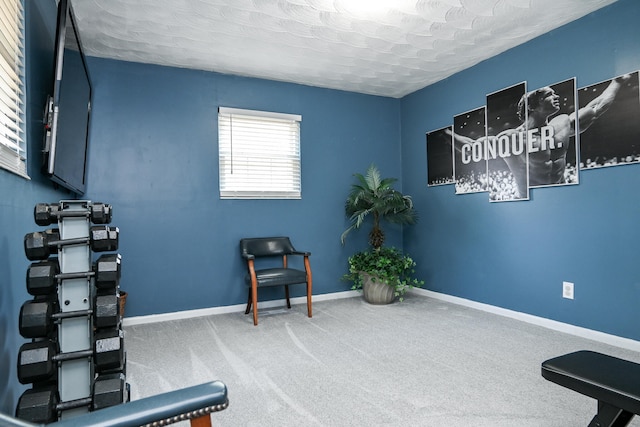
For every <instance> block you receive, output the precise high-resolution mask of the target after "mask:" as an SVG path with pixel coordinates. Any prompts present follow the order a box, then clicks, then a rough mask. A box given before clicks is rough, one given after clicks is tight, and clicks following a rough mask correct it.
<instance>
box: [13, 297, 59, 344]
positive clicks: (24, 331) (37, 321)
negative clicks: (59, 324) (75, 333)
mask: <svg viewBox="0 0 640 427" xmlns="http://www.w3.org/2000/svg"><path fill="white" fill-rule="evenodd" d="M56 311H57V308H56V303H55V302H54V301H52V300H49V299H34V300H33V301H27V302H25V303H24V304H22V307H20V318H19V322H18V327H19V330H20V335H22V336H23V337H24V338H45V337H47V336H49V334H50V333H51V332H52V331H53V330H54V326H55V322H54V320H55V319H54V314H55V312H56Z"/></svg>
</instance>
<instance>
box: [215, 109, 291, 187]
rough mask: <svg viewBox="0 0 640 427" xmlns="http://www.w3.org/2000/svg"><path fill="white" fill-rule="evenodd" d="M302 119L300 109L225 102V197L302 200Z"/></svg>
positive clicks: (221, 129)
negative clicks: (285, 111)
mask: <svg viewBox="0 0 640 427" xmlns="http://www.w3.org/2000/svg"><path fill="white" fill-rule="evenodd" d="M301 121H302V117H301V116H299V115H294V114H282V113H271V112H265V111H253V110H241V109H236V108H226V107H220V108H219V110H218V145H219V146H218V150H219V161H220V198H222V199H300V198H301V190H300V188H301V185H300V122H301Z"/></svg>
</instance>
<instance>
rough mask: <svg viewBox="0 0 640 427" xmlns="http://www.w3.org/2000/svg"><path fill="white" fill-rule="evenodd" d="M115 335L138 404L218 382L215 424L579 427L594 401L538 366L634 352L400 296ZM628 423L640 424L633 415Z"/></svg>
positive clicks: (157, 326)
mask: <svg viewBox="0 0 640 427" xmlns="http://www.w3.org/2000/svg"><path fill="white" fill-rule="evenodd" d="M313 313H314V316H313V318H312V319H309V318H308V317H307V316H306V306H305V305H294V306H293V308H292V309H291V310H280V309H277V310H274V309H271V310H263V311H261V312H260V317H259V322H260V323H259V325H258V326H253V323H252V318H251V315H245V314H244V313H229V314H219V315H213V316H206V317H198V318H193V319H183V320H174V321H167V322H161V323H152V324H141V325H132V326H126V327H125V348H126V350H127V380H128V382H129V383H130V384H131V398H132V400H136V399H139V398H142V397H145V396H150V395H154V394H158V393H162V392H165V391H170V390H175V389H179V388H182V387H186V386H190V385H195V384H199V383H202V382H206V381H210V380H216V379H218V380H221V381H223V382H224V383H225V384H226V385H227V387H228V389H229V401H230V403H229V408H228V409H227V410H225V411H222V412H220V413H217V414H214V415H213V416H212V421H213V422H214V425H216V426H296V427H297V426H465V427H466V426H478V427H484V426H487V427H488V426H491V427H502V426H505V427H507V426H508V427H516V426H518V427H520V426H523V427H527V426H536V427H538V426H551V427H555V426H557V427H572V426H575V427H584V426H586V425H588V423H589V421H590V420H591V418H592V417H593V416H594V415H595V413H596V407H597V403H596V401H595V400H593V399H591V398H588V397H586V396H583V395H580V394H578V393H576V392H574V391H572V390H569V389H566V388H564V387H561V386H559V385H557V384H554V383H551V382H549V381H547V380H545V379H544V378H542V376H541V374H540V364H541V363H542V362H543V361H544V360H546V359H549V358H552V357H555V356H559V355H562V354H564V353H568V352H572V351H576V350H582V349H588V350H594V351H600V352H603V353H607V354H610V355H613V356H617V357H621V358H624V359H628V360H633V361H635V362H639V363H640V354H638V353H636V352H633V351H630V350H625V349H621V348H617V347H612V346H609V345H606V344H603V343H599V342H595V341H590V340H587V339H584V338H579V337H576V336H573V335H567V334H564V333H561V332H557V331H553V330H549V329H546V328H543V327H540V326H536V325H532V324H529V323H524V322H521V321H518V320H513V319H509V318H506V317H502V316H499V315H495V314H490V313H486V312H483V311H479V310H475V309H472V308H468V307H464V306H460V305H455V304H451V303H447V302H443V301H440V300H436V299H432V298H428V297H424V296H420V295H416V294H411V295H408V296H407V297H406V298H405V300H404V302H402V303H394V304H391V305H387V306H373V305H369V304H367V303H366V302H364V301H363V300H362V298H360V297H356V298H347V299H339V300H330V301H322V302H316V303H314V306H313ZM631 425H632V426H640V419H639V417H636V418H634V420H632V423H631Z"/></svg>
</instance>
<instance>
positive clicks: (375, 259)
mask: <svg viewBox="0 0 640 427" xmlns="http://www.w3.org/2000/svg"><path fill="white" fill-rule="evenodd" d="M354 176H355V177H356V179H357V182H356V183H354V184H353V185H352V186H351V192H350V193H349V196H348V197H347V200H346V202H345V212H346V215H347V216H348V217H349V220H350V221H351V225H350V226H349V228H347V229H346V230H345V231H344V232H343V233H342V235H341V236H340V241H341V242H342V244H343V245H344V242H345V239H346V237H347V235H348V234H349V233H350V232H351V231H352V230H355V229H359V228H360V227H361V226H362V225H363V224H364V223H365V220H366V219H367V218H371V219H372V222H373V226H372V228H371V231H370V232H369V245H370V248H369V249H367V250H366V251H361V252H358V253H356V254H354V255H352V256H350V257H349V272H348V273H347V274H345V275H344V276H343V279H344V280H348V281H351V282H352V283H353V286H352V289H362V290H363V295H364V299H365V300H366V301H367V302H369V303H372V304H388V303H390V302H392V301H393V300H394V299H395V298H396V297H398V298H399V299H400V301H402V299H403V296H404V294H405V293H406V291H407V290H409V289H411V288H412V287H420V286H422V285H423V284H424V282H423V281H421V280H418V279H416V278H415V277H413V274H414V272H415V270H414V267H415V265H416V264H415V262H414V261H413V259H412V258H411V257H410V256H409V255H407V254H403V253H402V252H400V251H399V250H397V249H396V248H393V247H391V248H389V247H384V246H383V244H384V240H385V235H384V231H383V230H382V227H381V222H382V221H383V220H384V221H387V222H389V223H394V224H401V225H409V224H414V223H415V222H416V221H417V220H418V215H417V213H416V211H415V209H414V208H413V201H412V199H411V196H407V195H404V194H402V193H400V192H399V191H397V190H395V189H394V188H393V185H392V184H393V183H394V182H396V181H397V180H396V179H395V178H385V179H382V178H381V177H380V171H379V170H378V168H377V167H376V166H375V165H374V164H372V165H371V166H369V168H368V169H367V172H366V174H365V175H362V174H359V173H356V174H354Z"/></svg>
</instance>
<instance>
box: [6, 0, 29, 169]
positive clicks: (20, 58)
mask: <svg viewBox="0 0 640 427" xmlns="http://www.w3.org/2000/svg"><path fill="white" fill-rule="evenodd" d="M24 68H25V67H24V9H23V1H22V0H0V167H1V168H3V169H6V170H9V171H11V172H13V173H16V174H18V175H20V176H23V177H25V178H28V176H27V142H26V137H25V109H24V106H25V84H24V74H25V73H24Z"/></svg>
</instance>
